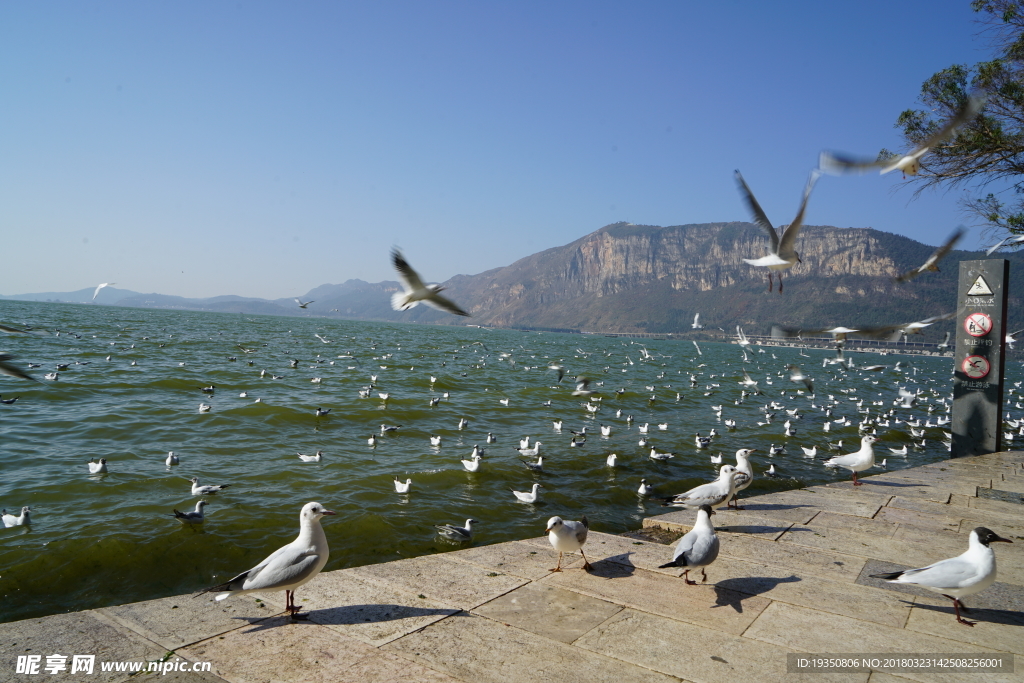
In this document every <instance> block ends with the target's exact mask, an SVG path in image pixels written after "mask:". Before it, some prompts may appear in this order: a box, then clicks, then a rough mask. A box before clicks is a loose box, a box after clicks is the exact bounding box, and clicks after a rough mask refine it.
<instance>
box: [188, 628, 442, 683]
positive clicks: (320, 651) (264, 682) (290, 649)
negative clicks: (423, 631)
mask: <svg viewBox="0 0 1024 683" xmlns="http://www.w3.org/2000/svg"><path fill="white" fill-rule="evenodd" d="M179 654H181V655H182V656H184V657H186V658H187V659H190V660H192V661H204V662H212V663H213V669H214V673H215V674H217V675H218V676H220V677H221V678H223V679H225V680H227V681H230V682H231V683H279V682H281V681H288V683H336V682H345V681H352V682H353V683H355V682H357V681H359V682H362V681H367V682H372V681H379V682H380V683H385V682H388V683H390V682H393V681H396V680H402V681H422V682H423V683H428V682H429V683H450V682H452V681H455V680H456V679H453V678H451V677H450V676H448V675H445V674H443V673H440V672H438V671H435V670H433V669H431V668H429V667H427V666H424V665H422V664H417V663H414V662H409V661H406V660H405V659H402V658H399V657H395V656H394V655H389V654H388V653H383V652H380V651H379V650H378V649H377V648H374V647H372V646H370V645H367V644H366V643H363V642H361V641H359V640H356V639H355V638H350V637H348V636H346V635H344V634H341V633H338V632H337V631H333V630H331V629H329V628H326V627H324V626H319V625H317V624H313V623H303V622H296V623H290V622H289V620H288V618H287V617H274V618H272V619H267V620H265V621H262V622H260V623H259V624H255V625H254V626H252V627H249V628H242V629H236V630H234V631H231V632H230V633H227V634H225V635H223V636H216V637H214V638H211V639H209V640H204V641H202V642H200V643H196V644H194V645H190V646H188V647H186V648H184V649H182V650H179Z"/></svg>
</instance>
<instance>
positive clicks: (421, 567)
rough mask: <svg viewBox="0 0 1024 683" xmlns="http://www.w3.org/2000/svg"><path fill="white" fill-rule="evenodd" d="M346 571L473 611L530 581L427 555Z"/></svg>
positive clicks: (428, 598) (439, 556)
mask: <svg viewBox="0 0 1024 683" xmlns="http://www.w3.org/2000/svg"><path fill="white" fill-rule="evenodd" d="M344 571H348V572H352V573H353V574H355V575H356V576H358V577H360V578H362V579H364V580H366V581H368V582H371V583H376V584H383V585H386V586H390V587H392V588H394V589H396V590H401V591H405V592H407V593H411V594H413V595H423V596H424V597H425V599H427V600H433V601H434V602H435V603H437V604H440V605H443V606H445V607H454V608H456V609H462V610H471V609H473V608H474V607H477V606H478V605H482V604H483V603H485V602H489V601H490V600H493V599H494V598H496V597H498V596H499V595H502V594H503V593H507V592H508V591H510V590H512V589H513V588H518V587H519V586H522V585H523V584H524V583H526V582H527V581H526V580H525V579H522V578H520V577H516V576H509V575H508V574H502V573H500V572H495V571H488V570H487V569H486V568H485V567H479V566H475V565H472V564H469V563H466V562H460V561H458V560H450V559H447V557H446V556H445V555H425V556H423V557H414V558H411V559H408V560H396V561H394V562H385V563H383V564H372V565H366V566H364V567H354V568H352V569H346V570H344Z"/></svg>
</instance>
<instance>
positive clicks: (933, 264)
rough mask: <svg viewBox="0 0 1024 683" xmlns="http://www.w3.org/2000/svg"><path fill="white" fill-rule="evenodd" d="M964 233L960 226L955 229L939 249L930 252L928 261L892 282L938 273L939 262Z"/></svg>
mask: <svg viewBox="0 0 1024 683" xmlns="http://www.w3.org/2000/svg"><path fill="white" fill-rule="evenodd" d="M965 232H967V230H966V229H964V228H963V227H962V226H961V227H959V228H957V229H956V230H954V231H953V234H952V235H950V236H949V239H947V240H946V242H945V243H944V244H943V245H942V246H941V247H939V248H938V249H936V250H935V251H934V252H932V255H931V256H929V257H928V260H927V261H925V262H924V265H922V266H918V267H917V268H912V269H911V270H908V271H907V272H905V273H903V274H902V275H898V276H896V277H895V278H893V280H894V281H895V282H907V281H908V280H913V279H914V278H915V277H917V276H918V275H920V274H922V273H925V272H927V271H929V270H931V271H934V272H936V273H937V272H939V261H941V260H942V258H943V257H944V256H945V255H946V254H948V253H949V252H950V250H951V249H952V248H953V247H954V246H956V243H957V242H959V241H960V238H961V237H963V236H964V233H965Z"/></svg>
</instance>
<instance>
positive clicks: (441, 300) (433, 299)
mask: <svg viewBox="0 0 1024 683" xmlns="http://www.w3.org/2000/svg"><path fill="white" fill-rule="evenodd" d="M391 262H392V264H394V266H395V270H397V271H398V275H399V277H400V278H401V280H402V286H403V287H404V288H405V291H402V292H395V293H394V294H392V295H391V308H393V309H395V310H396V311H406V310H409V309H410V308H412V307H413V306H415V305H417V304H418V303H420V302H421V301H422V302H423V303H425V304H426V305H428V306H430V307H431V308H436V309H437V310H439V311H447V312H448V313H454V314H455V315H465V316H468V315H469V313H466V312H465V311H464V310H462V309H461V308H459V306H458V305H457V304H456V303H455V302H454V301H451V300H450V299H446V298H445V297H443V296H441V294H440V292H442V291H444V287H442V286H441V285H425V284H423V280H422V279H420V276H419V274H418V273H417V272H416V271H415V270H413V269H412V266H410V265H409V264H408V262H407V261H406V260H405V258H404V257H403V256H402V252H400V251H399V250H398V249H395V250H393V251H392V252H391Z"/></svg>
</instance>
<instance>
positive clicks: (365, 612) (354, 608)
mask: <svg viewBox="0 0 1024 683" xmlns="http://www.w3.org/2000/svg"><path fill="white" fill-rule="evenodd" d="M461 611H462V610H458V609H444V608H432V607H409V606H408V605H393V604H372V605H367V604H361V605H342V606H340V607H326V608H324V609H314V610H310V611H308V612H307V611H305V610H303V611H302V612H299V614H298V618H297V619H292V618H291V617H289V616H288V615H287V614H284V613H278V614H274V615H271V616H269V617H264V618H261V619H249V622H250V625H251V626H252V627H253V628H251V629H248V630H246V631H244V632H245V633H256V632H258V631H264V630H266V629H269V628H278V627H281V626H289V625H292V624H296V625H304V624H312V625H320V626H328V625H333V626H352V625H356V624H375V623H381V622H386V621H397V620H400V619H415V618H418V617H426V616H438V617H449V616H453V615H456V614H458V613H459V612H461Z"/></svg>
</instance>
